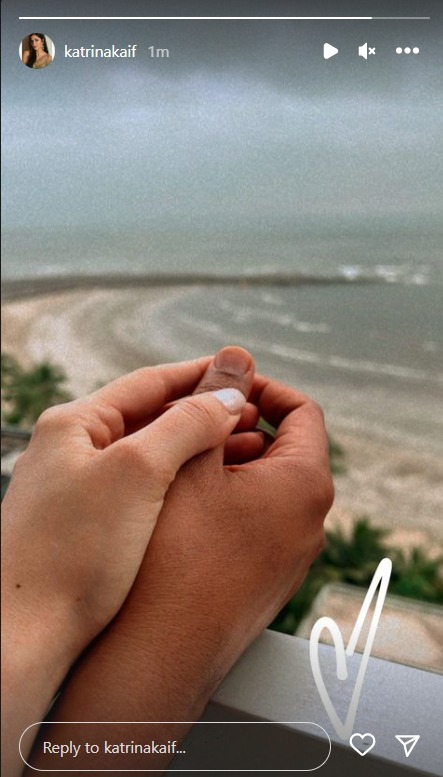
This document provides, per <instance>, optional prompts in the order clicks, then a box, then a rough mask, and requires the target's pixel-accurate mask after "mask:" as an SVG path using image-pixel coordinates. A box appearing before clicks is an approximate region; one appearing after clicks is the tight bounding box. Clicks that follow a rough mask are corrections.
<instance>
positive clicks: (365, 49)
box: [358, 43, 375, 59]
mask: <svg viewBox="0 0 443 777" xmlns="http://www.w3.org/2000/svg"><path fill="white" fill-rule="evenodd" d="M368 54H374V55H375V46H368V44H367V43H363V46H359V47H358V56H359V57H363V58H364V59H367V58H368Z"/></svg>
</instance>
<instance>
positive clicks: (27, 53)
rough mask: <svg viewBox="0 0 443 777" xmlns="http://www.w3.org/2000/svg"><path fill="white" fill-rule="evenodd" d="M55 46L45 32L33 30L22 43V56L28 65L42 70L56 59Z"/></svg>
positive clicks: (24, 62) (22, 59)
mask: <svg viewBox="0 0 443 777" xmlns="http://www.w3.org/2000/svg"><path fill="white" fill-rule="evenodd" d="M54 54H55V46H54V43H53V42H52V40H51V38H49V37H48V36H47V35H45V34H44V33H43V32H31V33H30V34H29V35H27V36H26V38H23V40H22V42H21V43H20V58H21V61H22V62H23V64H24V65H26V67H30V68H32V69H33V70H40V69H41V68H43V67H47V65H50V64H51V63H52V61H53V59H54Z"/></svg>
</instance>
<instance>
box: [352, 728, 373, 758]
mask: <svg viewBox="0 0 443 777" xmlns="http://www.w3.org/2000/svg"><path fill="white" fill-rule="evenodd" d="M357 739H360V740H361V742H360V743H359V744H354V740H357ZM365 739H366V740H368V739H369V744H368V743H367V742H365V741H364V740H365ZM349 744H350V745H351V747H352V748H353V749H354V750H355V752H356V753H358V754H359V755H367V754H368V753H369V751H370V750H372V748H373V747H374V745H375V736H374V734H367V733H366V734H353V735H352V737H351V738H350V740H349Z"/></svg>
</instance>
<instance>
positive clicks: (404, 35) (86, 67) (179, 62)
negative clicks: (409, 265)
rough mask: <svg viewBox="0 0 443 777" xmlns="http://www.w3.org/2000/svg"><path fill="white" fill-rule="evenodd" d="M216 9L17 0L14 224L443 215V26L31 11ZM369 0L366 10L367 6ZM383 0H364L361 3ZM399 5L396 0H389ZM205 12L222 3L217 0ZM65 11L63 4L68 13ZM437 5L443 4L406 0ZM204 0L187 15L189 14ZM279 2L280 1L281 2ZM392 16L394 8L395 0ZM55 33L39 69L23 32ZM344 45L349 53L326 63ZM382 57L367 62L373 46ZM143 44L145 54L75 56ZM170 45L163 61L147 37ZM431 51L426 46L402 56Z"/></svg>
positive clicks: (8, 139)
mask: <svg viewBox="0 0 443 777" xmlns="http://www.w3.org/2000/svg"><path fill="white" fill-rule="evenodd" d="M208 5H210V6H211V10H213V12H216V10H217V8H216V4H215V3H206V4H203V5H202V4H201V3H200V4H197V3H194V4H192V3H189V4H186V3H184V2H181V3H180V4H173V3H171V4H167V3H165V2H162V3H160V2H158V3H151V4H149V3H146V2H144V3H131V2H125V3H121V4H117V3H101V4H100V3H93V2H88V3H86V2H83V3H81V2H76V3H75V4H72V6H70V4H68V3H63V4H61V3H60V2H35V1H34V2H23V3H19V2H13V3H12V2H8V0H6V2H4V3H3V9H2V14H3V46H2V59H3V68H2V70H3V120H4V121H3V174H4V187H5V189H4V193H5V196H3V208H4V220H3V224H4V227H5V228H13V229H17V228H22V227H33V228H34V227H36V226H40V227H43V228H45V227H52V226H54V225H55V226H59V227H63V226H70V227H77V226H82V225H89V226H97V227H100V228H107V227H109V228H111V227H119V226H125V225H126V226H128V225H139V224H144V223H146V221H155V220H158V221H161V220H162V219H170V220H172V221H173V220H174V219H175V220H178V221H186V219H192V218H194V217H195V216H196V214H199V215H200V216H201V218H202V219H203V221H204V220H205V219H206V220H211V219H213V220H214V221H215V222H217V223H220V224H223V223H231V224H234V223H236V222H237V221H238V220H242V219H249V220H251V221H253V220H254V219H257V220H262V219H266V218H270V219H271V220H272V218H273V217H275V218H277V217H278V218H279V219H281V220H285V219H287V220H290V219H293V218H299V219H303V217H306V218H309V217H312V216H313V215H314V216H322V217H323V218H325V219H329V218H330V219H332V220H333V219H334V218H335V217H336V216H337V215H340V214H343V213H346V214H347V216H351V217H352V216H353V215H355V216H356V217H359V216H361V215H362V214H365V215H367V216H371V215H374V216H379V215H385V214H392V216H395V217H399V218H400V219H403V218H406V219H407V218H410V217H411V216H412V215H415V216H417V215H418V216H419V217H424V218H426V217H429V218H435V217H438V215H439V214H440V212H441V207H442V197H441V180H442V169H441V159H442V145H443V125H442V89H441V72H442V71H441V64H442V62H441V60H442V45H441V43H442V41H441V29H442V28H441V23H440V22H437V20H436V19H435V18H434V20H433V21H432V22H430V23H429V22H411V21H408V22H402V23H400V22H392V21H385V22H341V23H338V22H337V23H326V22H317V23H314V22H312V23H309V22H284V23H281V22H271V21H269V22H258V21H255V22H247V21H241V22H240V21H238V22H208V21H205V22H203V21H202V22H190V21H187V22H178V21H173V22H155V23H154V22H140V21H138V22H116V21H113V22H99V21H91V22H84V21H68V22H61V21H45V22H27V21H26V22H25V21H18V15H19V14H23V15H26V14H32V15H37V14H40V13H41V14H45V13H47V14H60V13H64V14H68V13H73V14H75V15H81V14H82V13H83V12H86V13H88V14H91V15H93V14H95V13H106V14H108V15H113V14H119V15H121V14H122V13H124V14H127V15H138V14H140V13H143V14H146V15H147V14H149V13H151V14H152V15H156V14H158V13H165V12H167V11H166V9H167V8H170V10H171V12H172V13H174V11H175V10H176V9H177V8H179V9H180V14H183V13H186V12H188V13H189V14H191V15H193V14H195V13H200V14H201V13H202V12H203V13H206V12H207V6H208ZM325 5H326V6H327V12H328V14H331V13H333V12H334V13H344V12H345V5H346V4H344V3H341V4H340V3H327V4H321V3H313V2H310V3H280V4H278V3H272V4H271V3H268V4H263V3H257V2H255V3H253V4H251V3H249V4H247V3H245V4H244V5H243V6H242V5H241V4H240V3H239V2H236V3H235V4H232V7H230V6H229V4H227V3H223V5H222V6H221V8H222V13H223V15H226V14H229V13H230V12H233V13H235V14H236V15H247V14H249V13H250V9H251V8H254V9H255V12H256V13H257V14H259V15H262V14H264V15H268V14H269V13H271V12H272V13H273V14H280V13H281V14H282V15H287V14H290V13H295V12H297V13H300V14H302V13H303V12H304V13H309V14H313V13H315V12H321V11H322V10H323V12H324V6H325ZM356 5H357V4H355V3H353V4H352V5H351V7H352V8H353V9H354V10H353V13H354V14H355V7H356ZM379 6H380V4H377V3H376V2H375V3H368V4H367V9H365V8H364V4H361V3H359V4H358V8H359V13H368V12H369V13H375V12H376V11H379V10H380V8H379ZM383 6H384V9H385V13H386V6H387V4H386V3H384V4H383ZM205 7H206V10H205ZM62 8H63V11H61V9H62ZM399 8H401V13H402V15H404V14H405V13H407V12H411V11H412V12H414V11H415V13H416V14H417V15H426V14H427V13H433V12H434V11H435V10H436V8H437V4H436V3H433V4H432V3H426V2H420V3H418V2H417V3H415V4H414V3H410V4H407V3H404V2H403V3H398V2H397V3H392V4H391V5H390V12H391V13H392V14H395V13H396V12H398V10H399ZM188 9H189V10H188ZM270 9H271V10H270ZM391 9H392V10H391ZM40 29H41V30H42V31H43V32H45V33H46V34H47V35H49V36H50V37H51V38H52V39H53V41H54V43H55V47H56V54H55V60H54V63H53V64H52V65H51V66H50V67H48V68H45V69H44V70H42V71H30V70H29V69H28V68H26V67H24V66H23V64H22V63H21V62H20V59H19V57H18V46H19V43H20V40H21V38H22V37H24V36H25V35H26V34H28V33H30V32H33V31H34V30H40ZM326 41H327V42H330V43H331V44H333V45H334V46H336V47H337V48H338V49H339V54H338V55H337V56H336V57H334V58H332V59H330V60H327V61H326V60H324V59H323V56H322V47H323V43H324V42H326ZM365 42H367V43H368V44H369V46H375V48H376V56H371V57H368V60H367V61H365V59H363V58H362V57H358V54H357V49H358V46H359V45H362V44H364V43H365ZM92 43H93V44H95V46H102V47H106V46H109V45H112V43H114V44H115V45H116V46H128V45H130V44H134V43H136V44H137V45H138V51H139V53H138V56H137V57H136V58H135V59H134V60H118V59H115V60H99V59H94V60H86V59H85V60H75V59H65V58H64V47H65V44H66V45H67V46H68V47H79V46H82V45H83V46H89V45H91V44H92ZM151 45H153V46H154V47H156V48H168V49H169V53H170V56H169V58H168V59H166V58H155V59H152V58H150V56H149V51H148V47H149V46H151ZM397 45H403V46H405V45H412V46H419V48H420V54H419V55H415V56H414V55H412V54H411V55H409V56H406V55H401V56H399V55H398V54H396V53H395V47H396V46H397Z"/></svg>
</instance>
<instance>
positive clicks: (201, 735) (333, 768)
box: [172, 631, 443, 777]
mask: <svg viewBox="0 0 443 777" xmlns="http://www.w3.org/2000/svg"><path fill="white" fill-rule="evenodd" d="M320 658H321V666H322V674H323V678H324V682H325V685H326V688H327V689H328V692H329V695H330V697H331V699H332V700H333V703H334V706H335V709H336V711H337V714H338V715H339V717H340V718H341V719H342V720H344V719H345V718H346V713H347V710H348V705H349V700H350V696H351V693H352V688H353V686H354V681H355V677H356V674H357V670H358V666H359V663H360V656H359V655H354V656H353V657H352V658H351V659H348V670H349V679H348V680H347V681H346V682H345V683H343V682H342V681H340V680H338V679H337V676H336V668H335V650H334V648H332V647H329V646H327V645H320ZM202 720H205V721H219V722H222V721H226V722H229V721H231V722H232V721H243V722H245V721H279V722H281V721H285V722H286V723H285V727H286V729H287V732H286V733H287V734H289V736H287V737H286V739H285V738H282V737H280V736H279V737H275V747H276V748H278V749H279V756H281V752H280V750H281V748H282V747H287V748H288V754H289V753H294V752H295V753H296V752H303V750H305V749H309V751H310V752H311V753H312V752H313V753H314V760H315V749H316V748H317V749H318V758H317V761H316V763H317V764H320V763H321V761H322V760H324V758H323V756H324V753H325V738H326V737H325V734H324V732H322V730H321V729H320V728H319V727H312V726H311V727H310V728H309V729H307V727H306V726H303V725H300V724H297V723H296V722H292V723H291V721H312V722H313V723H317V724H319V726H321V727H323V728H324V729H325V730H326V731H327V732H328V734H329V737H330V739H331V741H332V751H331V755H330V757H329V759H328V760H327V762H326V763H325V764H324V765H323V766H322V767H321V768H320V769H319V770H318V771H317V772H316V773H318V774H321V775H322V777H348V776H350V775H352V777H354V775H355V776H356V777H357V776H358V777H375V776H376V777H413V776H414V775H417V776H418V775H438V776H439V777H441V775H443V676H442V675H439V674H433V673H431V672H425V671H422V670H419V669H414V668H411V667H407V666H403V665H400V664H395V663H392V662H389V661H385V660H382V659H377V658H371V659H370V661H369V665H368V669H367V672H366V678H365V683H364V686H363V691H362V695H361V698H360V704H359V708H358V711H357V718H356V721H355V725H354V732H359V733H361V734H365V733H367V732H369V733H371V734H373V736H374V737H375V740H376V744H375V746H374V748H373V749H372V750H371V752H370V753H368V754H367V755H365V756H364V757H362V756H361V755H359V754H358V753H357V752H355V751H354V750H353V749H352V748H351V747H350V745H349V743H348V742H344V741H342V740H340V739H339V737H338V736H337V735H336V734H335V732H334V729H333V727H332V725H331V723H330V721H329V719H328V717H327V714H326V712H325V710H324V708H323V705H322V702H321V700H320V697H319V694H318V691H317V688H316V686H315V682H314V679H313V675H312V672H311V667H310V662H309V643H308V641H307V640H304V639H300V638H298V637H291V636H287V635H284V634H279V633H276V632H271V631H266V632H265V633H264V634H263V635H262V636H261V637H260V638H259V639H258V640H257V641H256V642H255V643H254V644H253V645H252V646H251V648H250V649H249V650H248V651H247V652H246V653H245V654H244V656H243V657H242V658H241V659H240V660H239V661H238V663H237V664H236V666H235V667H234V668H233V669H232V671H231V672H230V674H229V675H228V677H227V678H226V680H225V681H224V682H223V684H222V685H221V686H220V688H219V689H218V691H217V693H216V694H215V696H214V697H213V699H212V701H211V703H210V704H209V706H208V708H207V710H206V712H205V715H204V717H203V718H202ZM215 729H216V730H217V737H216V744H215V746H214V742H213V741H209V740H208V736H207V727H204V726H203V727H200V726H198V725H197V726H196V727H195V728H194V729H193V731H192V732H191V735H190V736H192V737H193V740H192V741H193V747H192V753H193V756H192V763H191V762H190V761H189V759H187V766H186V768H192V769H194V770H196V771H197V770H203V772H204V773H206V772H209V769H213V770H214V771H215V770H217V768H220V762H221V760H222V759H219V758H218V756H217V753H219V754H220V753H222V752H223V751H225V750H226V751H227V750H229V751H230V753H231V756H233V755H235V772H234V773H235V774H237V773H240V772H241V771H243V770H244V771H248V770H249V772H250V773H251V771H252V772H253V773H256V772H257V773H258V772H259V770H258V769H256V768H254V769H251V757H250V750H248V749H247V748H245V746H244V744H245V743H244V741H243V737H242V729H241V727H240V726H237V727H233V726H232V727H230V726H223V725H220V726H215V727H214V730H215ZM254 731H256V736H257V737H258V738H260V737H261V736H262V734H263V728H262V727H261V726H256V727H255V729H254ZM396 734H403V735H405V734H408V735H409V734H410V735H413V734H419V735H420V740H419V741H418V743H417V745H416V746H415V748H414V750H413V751H412V752H411V754H410V755H409V757H406V755H405V752H404V749H403V747H402V745H401V743H400V742H398V740H397V739H396V738H395V737H396ZM268 736H269V734H268ZM270 736H271V740H270V741H271V743H272V735H270ZM184 746H186V740H185V743H184ZM290 758H291V757H290V756H289V755H288V761H287V765H286V766H285V767H284V768H285V769H286V774H288V773H296V770H297V769H298V768H299V765H298V764H297V763H296V762H295V761H296V760H297V759H296V758H293V759H292V762H291V760H290ZM231 760H232V759H231ZM276 760H277V759H276ZM280 760H281V759H280ZM172 768H174V769H180V761H179V757H177V758H176V760H175V762H174V763H173V764H172ZM268 768H269V767H268ZM280 768H281V767H280ZM203 772H200V773H203ZM269 772H271V769H269ZM223 773H227V772H226V770H225V771H224V772H223ZM262 773H263V772H262ZM275 773H276V772H274V774H275ZM282 773H283V772H282ZM305 773H306V772H305Z"/></svg>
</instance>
